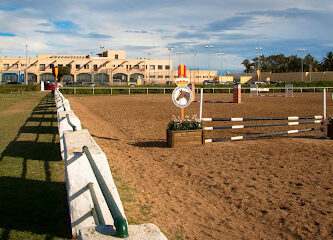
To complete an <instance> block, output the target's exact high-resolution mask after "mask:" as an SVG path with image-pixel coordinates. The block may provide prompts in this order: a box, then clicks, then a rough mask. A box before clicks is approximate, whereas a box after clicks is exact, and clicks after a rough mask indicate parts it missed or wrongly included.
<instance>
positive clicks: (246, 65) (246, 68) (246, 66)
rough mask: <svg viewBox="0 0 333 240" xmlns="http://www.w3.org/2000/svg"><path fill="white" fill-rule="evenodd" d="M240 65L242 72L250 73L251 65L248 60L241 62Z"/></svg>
mask: <svg viewBox="0 0 333 240" xmlns="http://www.w3.org/2000/svg"><path fill="white" fill-rule="evenodd" d="M242 64H243V65H244V67H245V70H244V72H246V73H248V72H249V71H250V65H251V63H250V61H249V59H245V60H244V61H243V62H242Z"/></svg>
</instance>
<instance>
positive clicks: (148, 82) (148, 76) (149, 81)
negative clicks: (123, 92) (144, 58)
mask: <svg viewBox="0 0 333 240" xmlns="http://www.w3.org/2000/svg"><path fill="white" fill-rule="evenodd" d="M148 83H150V53H148Z"/></svg>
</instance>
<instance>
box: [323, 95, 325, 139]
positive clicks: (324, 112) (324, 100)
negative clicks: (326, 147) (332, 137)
mask: <svg viewBox="0 0 333 240" xmlns="http://www.w3.org/2000/svg"><path fill="white" fill-rule="evenodd" d="M323 93H324V99H323V101H324V109H323V111H324V112H323V129H324V131H323V134H324V136H326V126H325V125H326V88H324V92H323Z"/></svg>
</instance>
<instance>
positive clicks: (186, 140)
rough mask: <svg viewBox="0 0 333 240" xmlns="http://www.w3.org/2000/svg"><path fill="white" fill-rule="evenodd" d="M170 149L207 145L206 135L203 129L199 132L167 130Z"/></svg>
mask: <svg viewBox="0 0 333 240" xmlns="http://www.w3.org/2000/svg"><path fill="white" fill-rule="evenodd" d="M167 144H168V147H171V148H172V147H179V146H190V145H203V144H205V134H204V130H203V129H198V130H182V131H172V130H167Z"/></svg>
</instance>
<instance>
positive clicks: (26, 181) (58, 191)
mask: <svg viewBox="0 0 333 240" xmlns="http://www.w3.org/2000/svg"><path fill="white" fill-rule="evenodd" d="M0 116H1V118H0V136H1V137H0V240H5V239H15V240H16V239H45V240H50V239H71V229H70V221H69V214H68V208H67V198H66V186H65V182H64V180H65V173H64V163H63V161H62V160H61V156H60V150H59V136H58V129H57V118H56V109H55V103H54V99H53V97H51V96H50V95H49V94H45V93H41V92H25V93H23V94H0Z"/></svg>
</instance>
